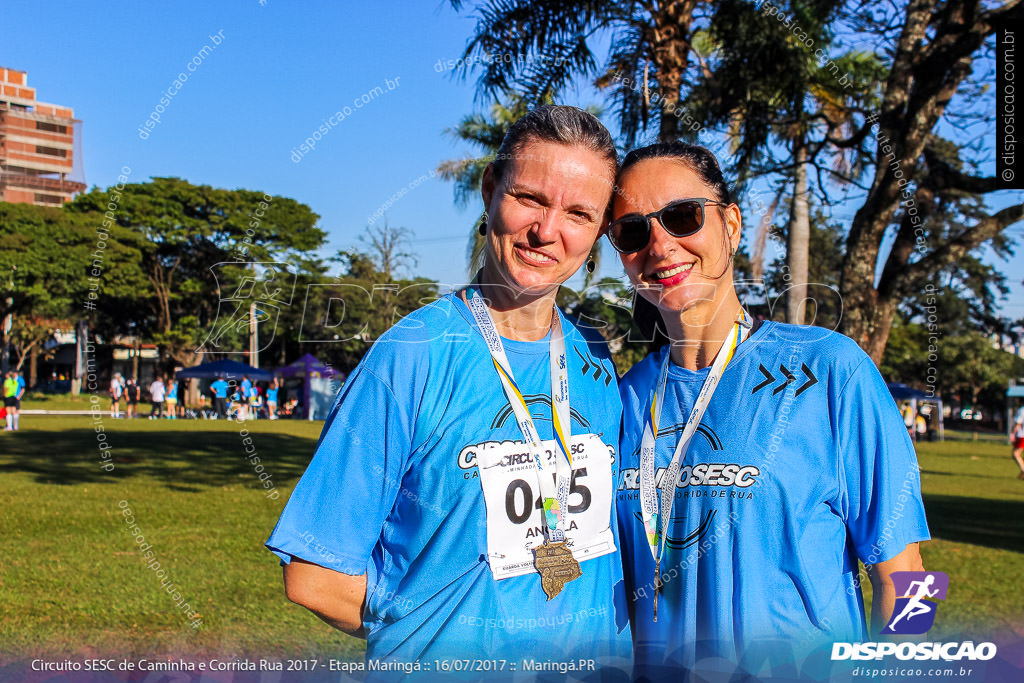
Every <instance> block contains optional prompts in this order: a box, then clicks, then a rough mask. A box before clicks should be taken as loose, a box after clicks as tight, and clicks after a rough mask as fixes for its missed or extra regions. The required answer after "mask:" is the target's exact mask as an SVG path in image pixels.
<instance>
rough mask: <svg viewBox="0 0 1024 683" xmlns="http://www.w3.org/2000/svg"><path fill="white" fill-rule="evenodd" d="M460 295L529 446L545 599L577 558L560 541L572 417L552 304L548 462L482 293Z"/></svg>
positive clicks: (576, 569) (569, 574)
mask: <svg viewBox="0 0 1024 683" xmlns="http://www.w3.org/2000/svg"><path fill="white" fill-rule="evenodd" d="M465 299H466V304H467V305H468V306H469V310H470V311H471V312H472V314H473V319H474V320H475V321H476V324H477V327H478V328H479V330H480V334H481V335H482V336H483V338H484V342H485V343H486V344H487V349H488V351H490V354H491V361H492V363H493V365H494V370H495V372H496V373H497V374H498V378H499V379H500V381H501V386H502V389H503V390H504V392H505V398H506V399H507V400H508V402H509V406H510V407H511V408H512V412H513V413H515V416H516V422H517V424H518V425H519V429H520V431H521V432H522V435H523V441H524V442H525V443H526V445H527V446H528V447H529V448H530V452H531V454H532V456H533V459H534V462H535V463H536V464H537V475H538V484H539V486H540V490H541V498H542V499H543V513H542V518H543V521H544V531H545V533H544V545H543V546H541V548H537V549H536V555H535V563H534V564H535V566H536V567H537V571H538V572H540V574H541V579H542V586H543V588H544V592H545V593H547V595H548V600H550V599H551V598H553V597H554V596H556V595H558V593H559V592H561V590H562V587H563V586H564V585H565V584H566V583H567V582H568V581H572V580H573V579H576V578H578V577H579V576H580V575H581V574H582V570H581V569H580V565H579V562H577V561H576V559H575V558H574V557H573V556H572V551H570V550H569V548H568V547H567V546H566V545H565V529H566V526H567V524H566V514H567V513H568V509H569V488H570V485H571V481H572V450H571V448H570V446H569V444H570V442H571V438H572V424H571V419H572V418H571V413H570V410H569V370H568V359H567V358H566V353H565V338H564V336H563V333H562V323H561V320H560V319H559V313H558V308H556V307H554V306H552V308H553V309H554V310H553V311H552V314H551V345H550V349H549V353H548V358H549V362H550V368H551V422H552V431H553V432H554V440H555V443H556V444H557V448H556V449H555V453H554V457H553V462H551V461H548V460H547V457H546V454H545V449H544V446H543V444H542V442H541V439H540V434H539V433H538V432H537V427H536V425H535V424H534V422H533V418H532V417H531V416H530V409H529V407H528V406H527V405H526V400H525V399H524V398H523V394H522V392H521V391H520V390H519V386H518V384H516V380H515V377H514V376H513V374H512V366H511V364H509V362H508V357H507V356H506V355H505V349H504V346H503V344H502V343H501V335H499V334H498V329H497V327H496V326H495V325H494V320H493V319H492V318H491V314H490V312H489V311H488V310H487V305H486V304H485V303H484V300H483V297H482V296H480V294H479V293H478V292H477V291H476V290H475V288H473V287H470V288H468V289H467V290H466V294H465ZM542 548H543V550H542Z"/></svg>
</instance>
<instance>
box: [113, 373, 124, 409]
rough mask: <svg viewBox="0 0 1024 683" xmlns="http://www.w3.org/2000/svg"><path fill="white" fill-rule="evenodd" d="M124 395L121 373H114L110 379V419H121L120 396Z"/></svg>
mask: <svg viewBox="0 0 1024 683" xmlns="http://www.w3.org/2000/svg"><path fill="white" fill-rule="evenodd" d="M123 393H124V383H123V380H122V379H121V373H120V372H115V373H114V376H113V377H111V378H110V417H115V418H116V417H121V395H122V394H123Z"/></svg>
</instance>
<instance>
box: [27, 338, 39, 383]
mask: <svg viewBox="0 0 1024 683" xmlns="http://www.w3.org/2000/svg"><path fill="white" fill-rule="evenodd" d="M38 371H39V348H38V347H36V346H33V347H32V349H31V350H30V351H29V352H28V387H29V388H30V389H31V388H32V387H34V386H35V385H36V376H37V373H38Z"/></svg>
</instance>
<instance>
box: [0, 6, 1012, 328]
mask: <svg viewBox="0 0 1024 683" xmlns="http://www.w3.org/2000/svg"><path fill="white" fill-rule="evenodd" d="M101 8H102V9H101ZM42 9H43V6H42V5H39V4H37V3H25V2H13V1H11V0H0V17H2V19H0V65H2V66H6V67H9V68H14V69H19V70H22V71H27V72H28V74H29V85H30V86H33V87H35V88H36V89H37V95H38V97H39V98H40V99H41V100H43V101H45V102H53V103H56V104H62V105H66V106H70V107H73V108H74V109H75V115H76V117H77V118H79V119H81V120H82V121H83V126H82V132H83V135H82V142H83V148H82V149H83V160H84V171H85V180H86V181H87V182H88V184H89V185H90V186H92V185H99V186H101V187H106V186H108V185H111V184H114V183H115V182H116V177H117V175H118V173H119V172H120V169H121V168H122V167H123V166H128V167H130V168H131V169H132V173H131V179H132V181H141V180H145V179H147V178H149V177H151V176H178V177H182V178H185V179H187V180H189V181H191V182H193V183H200V184H209V185H214V186H219V187H228V188H236V187H245V188H249V189H254V190H261V191H264V192H268V193H270V194H273V195H285V196H290V197H294V198H296V199H298V200H299V201H302V202H304V203H306V204H308V205H309V206H311V207H312V208H313V210H314V211H315V212H317V213H318V214H320V216H321V227H322V228H324V229H325V230H326V231H327V232H328V235H329V248H328V249H327V250H326V252H327V253H333V252H335V251H337V250H338V249H343V248H348V247H351V246H353V245H355V244H356V243H357V240H358V238H359V236H360V235H361V234H363V233H364V232H365V229H366V225H367V221H368V217H370V216H372V215H373V214H374V213H375V212H376V211H377V210H378V209H380V208H381V207H382V206H383V205H384V204H385V203H386V202H387V201H388V199H389V198H390V197H391V196H392V195H393V194H395V193H396V192H399V191H401V190H402V189H403V188H406V189H407V193H406V194H405V195H404V196H403V197H402V198H401V199H399V200H397V201H395V202H394V203H393V204H392V205H390V206H389V207H388V209H387V218H388V220H389V221H390V222H391V224H392V225H399V226H404V227H407V228H410V229H412V230H413V231H414V233H415V241H414V242H413V245H412V246H413V250H414V251H415V252H416V253H417V255H418V257H419V265H418V266H417V268H416V272H417V273H418V274H421V275H424V276H427V277H431V278H434V279H437V280H439V281H441V282H443V283H458V282H462V281H463V280H464V276H465V246H466V236H467V231H468V226H469V225H471V223H472V220H473V217H474V215H475V213H476V211H477V210H479V204H476V205H474V206H471V207H469V208H466V209H460V208H458V207H456V206H455V204H454V201H453V194H452V187H451V185H450V184H448V183H445V182H443V181H441V180H439V179H436V178H432V179H427V180H425V181H419V182H417V181H418V179H420V178H421V176H423V175H424V174H429V173H430V172H431V171H432V170H433V169H435V168H436V167H437V164H438V163H439V162H440V161H441V160H444V159H450V158H455V157H461V156H464V155H467V154H470V153H473V152H474V150H471V149H470V148H469V147H468V146H466V145H465V144H462V143H460V142H457V141H455V140H453V139H451V138H450V137H448V136H446V135H444V134H443V131H444V129H445V128H447V127H451V126H454V125H455V124H456V123H457V122H458V121H459V120H460V118H462V117H463V116H465V115H467V114H469V113H471V112H473V111H479V110H481V109H482V108H483V107H484V103H481V102H479V101H475V99H474V94H475V88H474V81H473V79H472V78H471V79H470V80H468V81H460V80H458V79H456V78H453V77H452V74H451V72H448V71H443V72H439V70H438V68H437V66H438V61H439V60H442V61H447V60H450V59H457V58H458V57H459V56H460V55H461V53H462V50H463V48H464V46H465V43H466V39H467V37H468V36H469V35H470V33H471V31H472V28H473V25H474V20H473V19H472V18H471V17H470V16H468V15H467V14H466V12H465V11H464V12H463V13H462V14H457V13H455V12H454V11H453V10H452V9H451V8H450V7H449V5H448V3H447V2H440V1H439V0H434V1H433V2H419V3H414V2H395V1H388V0H385V1H383V2H374V3H355V2H352V3H349V2H344V3H343V2H304V3H295V2H285V1H284V0H265V1H264V3H263V4H261V2H260V0H246V1H245V2H240V1H235V0H232V1H225V2H216V3H213V2H208V3H199V2H176V3H159V4H157V3H146V4H145V5H143V4H142V3H134V2H104V3H102V4H100V5H91V4H89V3H81V2H69V1H52V0H51V2H48V3H46V5H45V11H42ZM221 31H222V34H221V35H222V36H223V40H222V41H221V42H220V44H219V45H217V46H216V48H215V49H213V50H211V51H210V52H208V54H207V55H206V56H205V58H204V59H203V60H202V63H201V64H199V66H198V67H197V68H196V69H195V71H194V72H190V73H189V78H188V80H187V82H186V83H185V84H184V85H183V87H181V89H180V90H178V91H177V92H176V93H174V95H173V97H171V98H170V103H169V104H167V105H166V106H165V107H164V111H163V113H161V114H159V116H160V123H159V124H157V125H156V126H155V127H154V128H152V129H151V130H150V131H149V137H148V139H145V140H142V139H140V137H139V133H138V128H139V127H140V126H141V125H143V123H144V122H145V121H146V119H147V117H149V116H150V114H151V112H153V111H154V108H155V107H156V106H157V105H158V104H159V103H160V100H161V95H162V94H163V93H164V91H165V90H166V89H167V88H169V87H171V86H172V82H173V81H174V79H175V76H176V75H177V74H178V73H179V72H182V71H185V70H186V65H187V64H188V63H189V61H190V60H192V59H193V57H195V56H196V54H197V53H198V52H199V50H201V49H202V48H203V47H204V45H207V44H209V45H211V47H212V46H213V41H212V40H211V38H210V36H211V35H214V34H217V33H218V32H221ZM389 80H390V81H391V82H392V83H397V87H394V88H393V89H391V90H390V91H388V90H387V82H388V81H389ZM377 86H381V87H382V88H384V89H385V92H384V93H383V94H382V95H379V96H377V97H375V98H373V99H371V100H370V101H367V102H365V103H363V101H362V96H363V95H364V94H366V93H369V92H370V91H371V90H373V89H374V88H375V87H377ZM356 100H360V103H361V104H363V106H361V107H356V106H354V102H355V101H356ZM564 101H565V102H566V103H568V104H590V103H597V102H601V97H600V96H599V95H598V94H596V93H594V92H592V91H589V90H584V91H582V92H576V93H573V94H571V95H569V96H568V97H566V98H564ZM346 106H347V107H349V110H350V111H351V113H350V114H347V115H346V116H345V117H344V119H343V120H341V121H336V125H333V126H330V127H329V133H327V134H326V135H321V140H320V141H319V142H318V143H317V146H316V148H315V149H314V150H312V151H310V152H308V153H306V154H304V155H303V156H302V157H301V159H300V161H299V163H295V162H294V161H292V158H294V157H292V151H293V150H295V149H296V148H298V147H299V145H301V144H302V143H303V141H304V140H305V139H306V138H307V137H310V136H312V135H313V133H314V131H316V130H317V128H318V127H319V126H320V125H321V124H322V123H323V122H324V121H325V120H326V119H328V118H329V117H330V116H331V115H332V114H334V113H335V112H338V111H344V108H345V107H346ZM607 122H608V123H609V124H612V123H613V121H610V120H609V121H607ZM613 129H614V128H613ZM413 185H415V186H414V187H410V186H413ZM851 215H852V212H851ZM754 227H755V225H754V221H753V220H750V221H747V226H746V228H747V231H748V232H749V233H752V231H753V229H754ZM1013 232H1014V234H1016V235H1021V234H1022V230H1021V228H1020V226H1018V227H1016V228H1014V229H1013ZM604 255H605V258H604V263H605V265H604V267H603V269H602V270H603V274H606V275H613V276H621V274H622V271H621V268H620V266H619V265H618V263H617V259H615V258H614V254H613V252H612V250H611V249H610V248H609V247H607V246H606V247H605V252H604ZM997 267H998V268H999V269H1000V270H1002V271H1003V272H1005V273H1007V274H1009V275H1011V277H1012V281H1011V283H1012V285H1013V288H1014V289H1013V295H1012V297H1011V299H1010V301H1008V302H1006V304H1005V305H1004V306H1003V312H1004V314H1005V315H1009V316H1012V317H1014V318H1021V317H1024V287H1022V286H1021V284H1020V277H1021V276H1020V273H1022V272H1024V257H1021V256H1018V257H1017V258H1015V259H1014V261H1013V263H1012V264H1007V263H1005V262H997Z"/></svg>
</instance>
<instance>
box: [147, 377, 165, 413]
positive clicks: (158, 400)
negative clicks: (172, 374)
mask: <svg viewBox="0 0 1024 683" xmlns="http://www.w3.org/2000/svg"><path fill="white" fill-rule="evenodd" d="M166 397H167V387H165V386H164V381H163V379H161V378H160V377H159V376H157V378H156V379H155V380H153V383H152V384H150V385H149V398H150V400H151V401H152V402H153V408H152V409H151V410H150V411H149V419H150V420H152V419H154V418H159V417H162V416H163V414H164V399H165V398H166Z"/></svg>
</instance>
